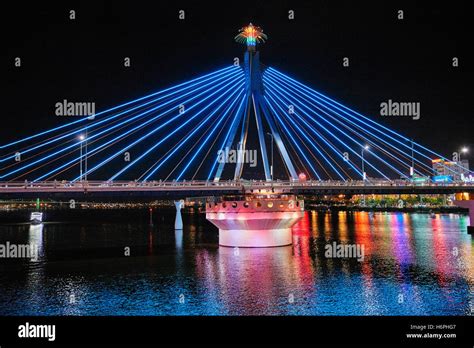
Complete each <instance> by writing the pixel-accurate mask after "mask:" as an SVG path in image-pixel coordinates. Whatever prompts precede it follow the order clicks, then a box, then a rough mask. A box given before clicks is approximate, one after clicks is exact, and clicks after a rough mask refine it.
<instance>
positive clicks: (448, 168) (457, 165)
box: [432, 158, 469, 181]
mask: <svg viewBox="0 0 474 348" xmlns="http://www.w3.org/2000/svg"><path fill="white" fill-rule="evenodd" d="M432 164H433V172H434V173H433V175H435V176H451V177H452V178H453V180H455V181H456V180H462V177H461V176H462V175H463V176H468V175H469V161H468V160H461V161H458V162H454V161H445V160H443V159H441V158H437V159H434V160H432Z"/></svg>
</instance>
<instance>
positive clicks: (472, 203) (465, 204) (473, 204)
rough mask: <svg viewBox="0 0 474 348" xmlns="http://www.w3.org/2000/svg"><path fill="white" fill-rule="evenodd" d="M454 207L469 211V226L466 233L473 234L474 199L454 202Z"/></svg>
mask: <svg viewBox="0 0 474 348" xmlns="http://www.w3.org/2000/svg"><path fill="white" fill-rule="evenodd" d="M453 203H454V205H456V206H458V207H461V208H466V209H469V220H470V221H469V226H467V233H469V234H474V199H469V200H462V201H458V200H456V201H454V202H453Z"/></svg>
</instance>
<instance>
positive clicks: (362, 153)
mask: <svg viewBox="0 0 474 348" xmlns="http://www.w3.org/2000/svg"><path fill="white" fill-rule="evenodd" d="M368 149H369V145H364V147H363V148H362V150H361V158H362V180H363V183H364V186H365V180H366V178H367V175H366V174H365V169H364V151H365V150H368ZM362 206H364V207H365V194H362Z"/></svg>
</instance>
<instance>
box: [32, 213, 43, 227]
mask: <svg viewBox="0 0 474 348" xmlns="http://www.w3.org/2000/svg"><path fill="white" fill-rule="evenodd" d="M30 223H31V224H32V225H39V224H41V223H43V213H41V212H38V211H34V212H32V213H31V216H30Z"/></svg>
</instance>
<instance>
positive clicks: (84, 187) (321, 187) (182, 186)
mask: <svg viewBox="0 0 474 348" xmlns="http://www.w3.org/2000/svg"><path fill="white" fill-rule="evenodd" d="M272 191H273V192H278V193H288V194H294V195H301V196H312V195H339V194H345V195H357V194H454V193H464V192H466V193H471V194H472V193H474V184H472V183H461V182H459V183H443V184H439V183H436V184H435V183H430V184H423V185H414V184H413V183H410V182H405V181H401V180H400V181H387V180H377V181H370V182H367V181H366V182H363V181H316V180H308V181H279V180H278V181H263V180H262V181H258V180H249V181H247V180H235V181H234V180H229V181H219V182H215V181H149V182H135V181H77V182H66V181H61V182H59V181H45V182H3V183H2V182H0V199H2V200H7V199H28V198H31V199H35V198H41V199H83V200H154V199H180V198H186V197H219V196H223V195H239V194H244V193H256V194H258V193H270V192H272Z"/></svg>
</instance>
